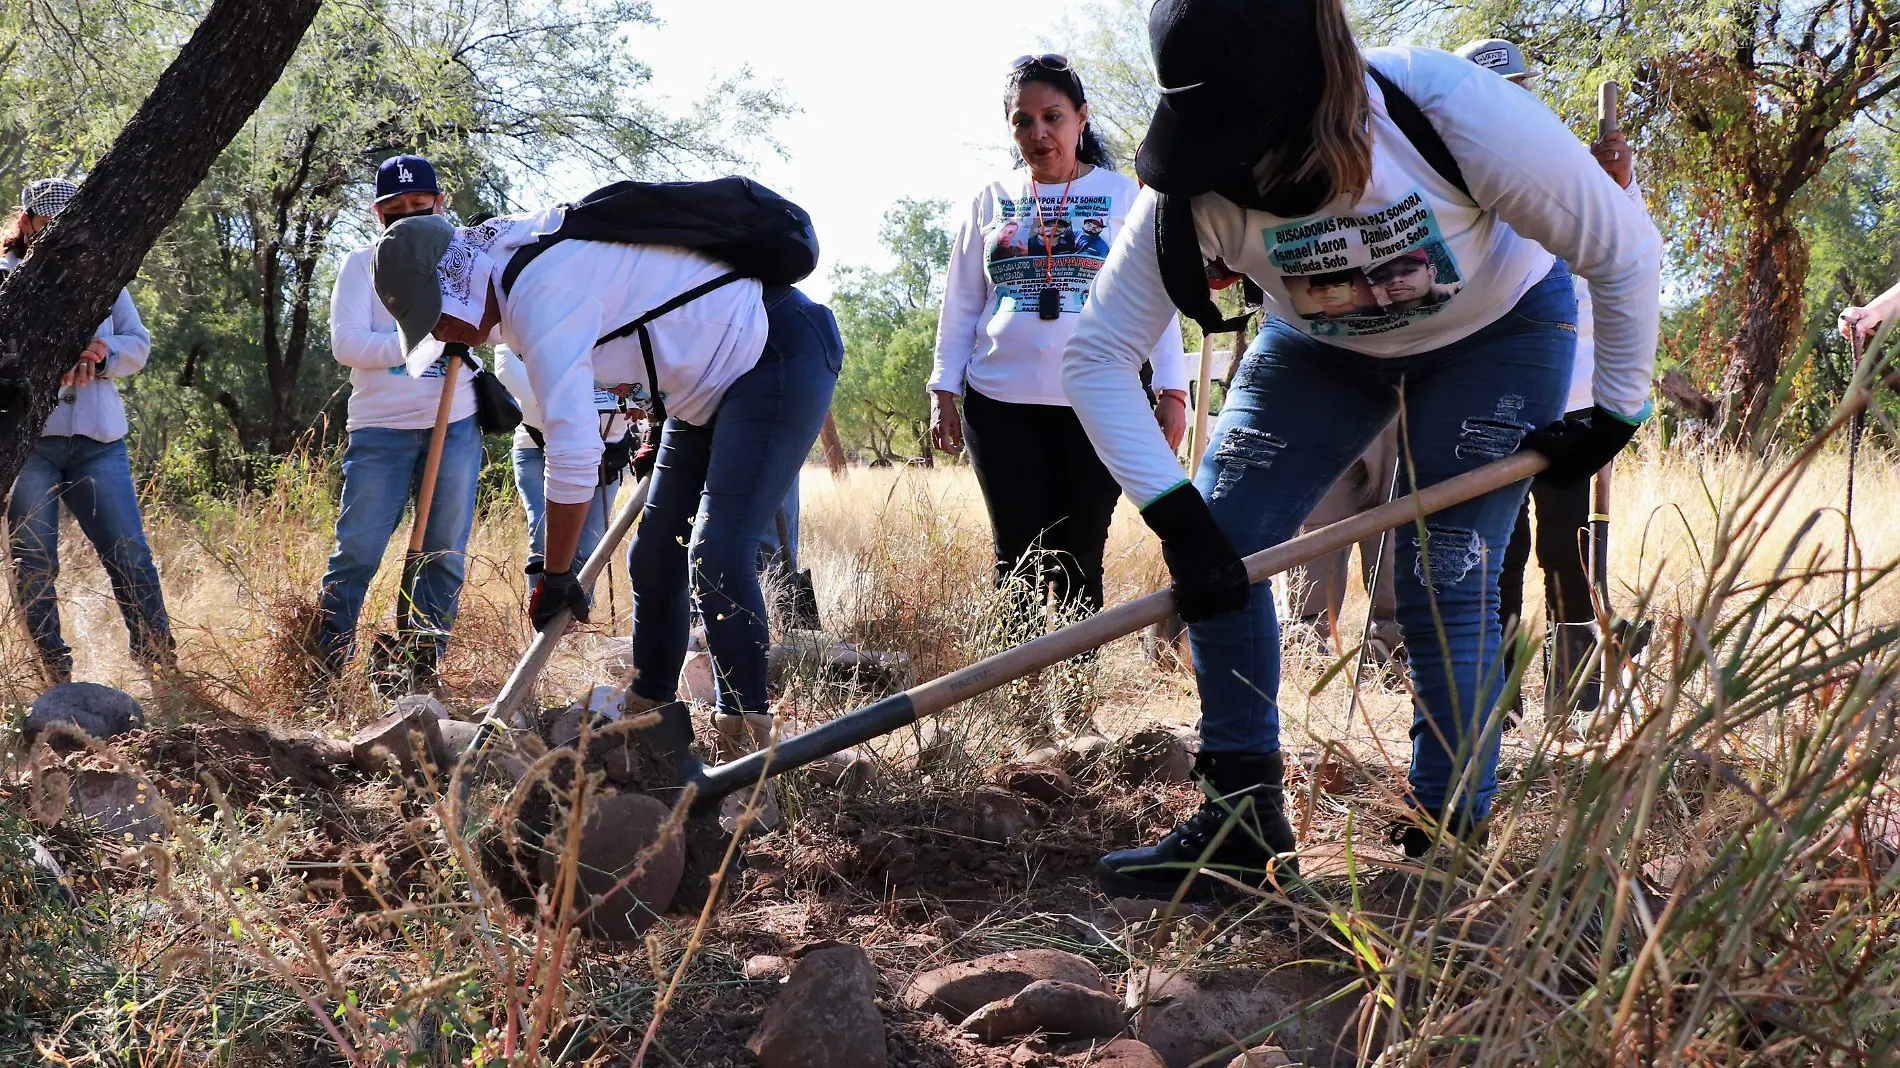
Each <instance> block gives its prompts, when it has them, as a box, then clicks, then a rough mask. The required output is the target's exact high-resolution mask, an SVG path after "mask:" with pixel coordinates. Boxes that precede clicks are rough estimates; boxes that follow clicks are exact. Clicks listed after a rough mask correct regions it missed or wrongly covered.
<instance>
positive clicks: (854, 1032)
mask: <svg viewBox="0 0 1900 1068" xmlns="http://www.w3.org/2000/svg"><path fill="white" fill-rule="evenodd" d="M746 1048H747V1049H749V1050H751V1051H752V1054H753V1056H755V1057H757V1058H758V1059H759V1063H760V1064H763V1065H764V1066H765V1068H885V1066H886V1065H887V1064H888V1063H889V1060H888V1059H887V1057H886V1055H885V1052H884V1018H883V1017H882V1016H880V1015H878V1011H877V968H876V967H874V966H873V965H872V964H871V958H870V957H868V956H866V955H865V953H864V950H862V949H859V948H858V947H856V946H834V947H832V948H829V949H822V950H819V951H817V952H814V953H808V954H806V955H805V956H804V957H802V958H800V959H799V962H798V965H797V967H795V968H793V969H792V975H791V978H790V979H788V980H787V981H786V983H785V985H784V988H783V989H782V990H781V991H780V992H779V995H778V997H776V998H774V999H772V1004H770V1005H768V1006H766V1009H765V1018H764V1019H763V1020H761V1021H759V1029H758V1031H756V1032H754V1033H753V1035H752V1039H751V1040H750V1041H749V1042H747V1043H746Z"/></svg>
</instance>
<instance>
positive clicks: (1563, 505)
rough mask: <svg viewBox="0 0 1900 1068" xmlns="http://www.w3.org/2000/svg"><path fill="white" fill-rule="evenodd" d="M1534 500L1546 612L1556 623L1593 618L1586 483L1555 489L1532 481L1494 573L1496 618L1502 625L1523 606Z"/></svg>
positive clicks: (1585, 620)
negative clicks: (1496, 570)
mask: <svg viewBox="0 0 1900 1068" xmlns="http://www.w3.org/2000/svg"><path fill="white" fill-rule="evenodd" d="M1533 501H1535V502H1536V503H1537V538H1536V546H1537V563H1538V566H1540V567H1542V568H1543V569H1544V603H1545V604H1546V605H1547V606H1548V607H1547V608H1546V609H1545V611H1546V612H1547V613H1548V614H1549V616H1550V618H1551V620H1552V621H1553V622H1557V623H1589V622H1592V621H1593V620H1595V619H1596V609H1595V608H1594V607H1593V606H1592V605H1591V603H1590V571H1589V548H1588V546H1589V537H1590V482H1589V480H1588V479H1585V480H1584V481H1582V482H1580V483H1578V484H1577V485H1575V486H1569V487H1566V488H1563V489H1559V488H1557V487H1556V486H1552V485H1549V484H1547V483H1545V482H1542V481H1533V482H1531V492H1530V496H1529V497H1527V498H1525V500H1524V507H1523V509H1522V510H1521V511H1519V512H1518V513H1517V529H1515V530H1513V531H1512V532H1511V544H1510V545H1509V546H1508V547H1507V548H1506V549H1505V550H1504V565H1503V568H1502V570H1501V571H1500V573H1499V575H1498V621H1499V622H1500V623H1502V624H1504V625H1505V626H1506V627H1508V626H1510V623H1511V620H1512V619H1515V618H1517V617H1518V616H1520V615H1522V614H1523V611H1524V566H1525V565H1526V564H1528V563H1530V558H1531V545H1532V539H1531V502H1533Z"/></svg>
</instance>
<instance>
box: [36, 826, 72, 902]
mask: <svg viewBox="0 0 1900 1068" xmlns="http://www.w3.org/2000/svg"><path fill="white" fill-rule="evenodd" d="M26 844H27V845H28V846H29V847H31V852H32V854H33V856H32V858H31V859H32V862H33V888H34V889H35V890H38V891H39V892H40V893H42V894H45V895H46V896H47V897H56V898H58V899H60V900H61V901H63V902H65V903H66V904H68V905H77V904H79V895H77V894H75V893H73V886H72V882H71V881H70V880H68V879H67V878H66V869H65V868H62V867H60V866H59V860H58V858H56V857H54V856H53V854H52V851H51V850H49V849H47V848H46V845H45V843H43V842H41V841H40V840H39V839H37V838H28V839H27V840H26Z"/></svg>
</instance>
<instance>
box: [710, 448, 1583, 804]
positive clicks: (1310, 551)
mask: <svg viewBox="0 0 1900 1068" xmlns="http://www.w3.org/2000/svg"><path fill="white" fill-rule="evenodd" d="M1548 464H1549V461H1547V460H1545V459H1544V457H1543V456H1542V455H1540V454H1538V453H1535V452H1520V453H1514V454H1512V455H1510V456H1507V457H1505V458H1504V459H1502V460H1497V461H1495V462H1493V463H1489V464H1486V465H1484V466H1483V467H1480V468H1478V469H1476V470H1473V471H1467V472H1465V473H1464V474H1462V475H1458V476H1456V477H1454V478H1449V479H1446V480H1445V481H1443V482H1439V483H1436V484H1434V485H1431V486H1427V487H1425V488H1424V489H1422V490H1420V491H1418V492H1417V493H1413V494H1410V495H1408V496H1405V497H1401V498H1399V499H1398V500H1395V501H1391V502H1389V503H1386V504H1383V505H1380V506H1379V507H1377V508H1373V509H1370V510H1368V511H1364V512H1361V513H1359V514H1358V515H1355V516H1353V517H1351V518H1349V519H1343V520H1340V521H1339V522H1337V523H1332V524H1329V525H1327V526H1324V527H1321V528H1320V529H1318V530H1315V531H1312V532H1311V533H1308V534H1302V535H1300V536H1299V537H1297V538H1293V539H1290V540H1288V541H1284V542H1281V543H1280V544H1278V545H1275V546H1272V547H1270V548H1267V549H1262V550H1261V551H1259V552H1257V553H1254V554H1253V555H1252V556H1249V557H1247V577H1248V578H1249V579H1251V580H1252V581H1254V582H1259V581H1261V580H1262V579H1265V578H1266V577H1267V576H1269V575H1276V574H1278V573H1280V572H1282V571H1285V570H1286V569H1287V568H1289V567H1293V566H1294V565H1296V564H1303V563H1307V562H1308V561H1311V560H1316V559H1318V558H1319V557H1322V556H1325V555H1326V554H1327V553H1330V552H1333V551H1334V550H1336V549H1340V548H1343V547H1345V546H1348V545H1352V544H1354V543H1355V542H1359V541H1362V540H1364V539H1366V538H1369V537H1371V536H1372V535H1374V534H1377V533H1379V532H1381V531H1384V530H1390V529H1392V528H1393V527H1397V526H1401V525H1403V524H1405V523H1407V522H1411V521H1413V520H1415V519H1417V518H1418V517H1420V516H1424V515H1430V514H1431V513H1433V512H1437V511H1440V510H1442V509H1445V508H1449V507H1451V506H1452V505H1455V504H1461V503H1463V502H1465V501H1468V500H1471V499H1473V498H1475V497H1481V496H1483V495H1484V494H1486V493H1490V492H1492V491H1493V490H1498V489H1502V488H1504V487H1505V486H1508V485H1511V484H1512V483H1514V482H1520V481H1522V480H1524V479H1527V478H1530V477H1531V476H1532V475H1535V474H1537V473H1538V472H1539V471H1542V470H1543V469H1544V468H1545V467H1546V466H1548ZM1173 614H1174V595H1173V594H1171V593H1169V592H1168V591H1166V590H1162V591H1160V592H1157V593H1151V594H1148V595H1147V596H1145V597H1139V598H1136V599H1135V600H1133V601H1129V602H1126V603H1124V604H1119V605H1116V606H1115V607H1113V608H1108V609H1104V610H1103V611H1101V612H1098V613H1096V614H1095V615H1093V616H1090V617H1089V618H1087V619H1084V620H1081V621H1080V622H1077V623H1071V624H1069V625H1068V626H1066V627H1062V628H1060V629H1058V630H1053V631H1050V632H1049V633H1048V634H1045V635H1043V636H1042V637H1040V638H1036V639H1033V640H1031V641H1028V642H1025V643H1023V644H1022V645H1018V646H1016V647H1015V648H1012V649H1006V650H1004V651H1003V652H1000V653H997V654H996V655H995V656H990V657H985V658H984V659H982V660H979V661H977V662H976V663H974V664H971V665H969V666H968V667H964V668H959V669H958V670H956V671H952V672H951V673H949V674H948V675H944V676H942V677H941V678H936V679H932V680H930V681H929V682H925V683H922V684H920V685H917V686H913V687H912V688H910V689H909V690H906V691H904V692H903V693H900V694H895V695H893V696H891V697H886V698H884V699H883V700H881V701H877V702H875V703H873V704H869V705H866V706H864V707H863V708H860V709H858V710H857V711H855V712H850V713H847V714H845V715H843V716H840V717H838V718H837V719H834V720H832V721H831V722H829V723H825V724H822V725H820V726H818V727H814V728H812V729H811V730H808V731H805V732H804V733H802V734H797V735H793V736H792V737H790V738H785V739H781V740H780V741H779V742H778V743H777V744H776V745H775V746H773V747H772V748H771V749H761V750H759V751H757V752H754V753H751V754H748V755H746V756H744V757H741V758H739V759H738V760H734V761H732V762H730V763H727V764H722V765H720V766H718V767H716V768H710V769H708V770H707V771H706V772H705V773H704V775H703V776H702V777H700V778H699V779H698V780H697V783H698V800H697V801H696V802H695V804H696V806H700V807H704V806H706V805H708V804H710V803H711V802H714V801H717V800H718V799H719V798H721V797H724V796H726V795H727V794H730V793H733V792H734V791H737V790H741V789H744V788H745V787H747V786H750V785H751V784H753V783H755V782H757V781H758V780H759V778H760V777H761V776H767V775H777V774H779V773H780V772H784V771H789V770H791V769H793V768H797V767H801V766H803V765H806V764H810V763H812V762H814V761H817V760H822V759H823V758H825V757H827V756H830V755H831V754H833V753H836V752H839V751H840V750H843V749H848V748H850V747H851V746H854V745H858V744H861V743H863V742H868V741H870V740H871V739H873V738H877V737H881V736H883V735H886V734H889V733H890V732H892V731H894V730H897V729H899V728H900V727H903V726H905V725H907V724H910V723H914V722H916V721H917V720H919V719H922V718H923V717H925V716H931V715H935V714H937V713H938V712H941V711H943V710H944V709H946V708H949V707H951V706H952V705H956V704H960V703H962V702H964V701H967V700H969V699H970V698H972V697H975V696H977V695H978V694H982V693H986V692H988V691H990V690H994V689H996V688H997V687H999V686H1003V685H1005V684H1007V683H1010V682H1013V681H1015V680H1016V679H1019V678H1022V677H1023V676H1025V675H1029V674H1031V673H1033V672H1037V671H1041V670H1042V669H1044V668H1046V667H1049V666H1051V665H1053V664H1058V663H1061V662H1062V661H1064V660H1067V659H1069V658H1070V657H1072V656H1075V655H1077V654H1079V653H1084V652H1087V651H1088V650H1090V649H1095V648H1098V647H1100V646H1102V645H1106V644H1108V643H1109V642H1111V641H1114V640H1115V639H1116V638H1121V637H1125V636H1127V635H1130V634H1134V633H1136V632H1137V631H1139V630H1141V629H1142V628H1143V627H1146V626H1148V625H1150V624H1153V623H1157V622H1159V621H1161V620H1163V619H1166V618H1167V617H1169V616H1171V615H1173Z"/></svg>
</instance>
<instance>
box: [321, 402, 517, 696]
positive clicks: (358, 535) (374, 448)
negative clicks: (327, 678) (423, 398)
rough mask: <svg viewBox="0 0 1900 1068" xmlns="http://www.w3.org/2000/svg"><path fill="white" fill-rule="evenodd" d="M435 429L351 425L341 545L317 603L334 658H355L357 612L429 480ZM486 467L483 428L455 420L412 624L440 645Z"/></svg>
mask: <svg viewBox="0 0 1900 1068" xmlns="http://www.w3.org/2000/svg"><path fill="white" fill-rule="evenodd" d="M429 433H430V431H429V429H428V428H424V429H421V430H391V429H388V428H387V427H364V428H362V429H361V430H353V431H351V432H350V443H349V446H348V447H347V448H346V449H344V451H343V510H342V511H341V512H340V513H339V514H338V515H337V517H336V548H335V549H334V550H333V551H332V552H331V553H330V566H329V569H328V570H327V571H325V572H324V574H323V590H322V593H321V595H320V596H319V598H318V602H317V603H318V607H319V608H320V609H321V610H322V613H323V627H322V631H321V638H320V642H321V648H322V653H323V655H324V657H325V658H326V659H327V660H328V661H329V663H330V664H331V665H332V666H336V665H341V664H342V663H343V661H344V660H345V659H347V658H348V656H349V654H350V650H351V648H352V646H353V645H354V643H355V638H356V621H357V617H358V616H359V615H361V614H362V611H363V597H364V595H365V594H367V593H368V592H369V584H370V580H371V579H374V578H375V577H376V569H377V567H378V566H379V565H380V564H381V563H382V561H383V552H384V550H386V549H387V548H388V547H389V539H390V537H391V536H392V535H394V534H395V533H396V527H397V526H398V525H399V524H400V523H401V522H402V514H403V512H404V511H405V510H406V509H407V508H408V507H409V502H410V499H411V498H412V497H414V496H415V495H416V491H417V489H418V488H419V487H420V485H421V482H422V470H423V467H424V466H426V464H427V462H428V456H429ZM481 473H482V434H481V431H480V430H479V429H478V428H477V427H476V426H475V417H474V416H472V415H471V416H469V417H468V418H467V419H463V420H461V421H459V422H455V423H450V424H449V428H448V434H447V436H446V437H444V438H443V441H442V465H441V467H440V468H439V469H438V470H437V472H436V480H435V501H434V503H433V504H431V505H430V506H429V525H428V527H427V529H425V530H424V531H423V535H422V554H423V559H422V566H421V567H420V568H419V569H418V570H417V572H416V579H415V603H414V606H413V609H412V612H411V617H410V618H411V621H412V625H413V626H414V627H415V628H416V629H417V630H419V631H426V632H433V633H434V634H435V635H436V651H437V652H438V654H439V653H440V652H441V648H442V642H443V640H444V639H445V638H446V637H447V635H448V632H449V630H450V628H452V627H453V626H454V625H455V612H456V609H457V607H458V606H459V605H460V604H461V599H462V579H463V577H464V575H465V574H466V572H467V566H468V565H467V561H466V558H465V557H464V555H463V550H465V549H466V548H467V547H468V534H469V529H470V528H471V527H472V526H474V523H475V488H476V484H477V482H479V480H480V478H481Z"/></svg>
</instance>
